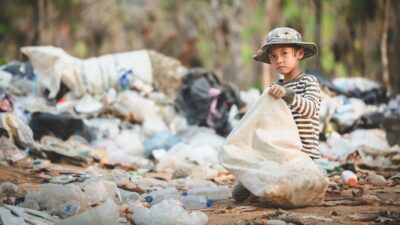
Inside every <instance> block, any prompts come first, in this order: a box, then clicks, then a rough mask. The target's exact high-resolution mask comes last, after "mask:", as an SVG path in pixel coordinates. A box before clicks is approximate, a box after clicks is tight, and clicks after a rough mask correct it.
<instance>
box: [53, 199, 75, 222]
mask: <svg viewBox="0 0 400 225" xmlns="http://www.w3.org/2000/svg"><path fill="white" fill-rule="evenodd" d="M80 209H81V204H80V203H79V202H78V201H76V200H71V201H67V202H66V203H65V204H62V205H61V206H60V207H59V209H58V210H57V211H58V212H56V214H58V216H60V218H62V219H65V218H67V217H70V216H73V215H76V214H78V212H79V210H80Z"/></svg>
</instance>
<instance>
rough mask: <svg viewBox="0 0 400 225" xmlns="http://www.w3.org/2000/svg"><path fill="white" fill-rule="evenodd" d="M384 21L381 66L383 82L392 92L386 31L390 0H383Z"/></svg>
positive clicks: (388, 21)
mask: <svg viewBox="0 0 400 225" xmlns="http://www.w3.org/2000/svg"><path fill="white" fill-rule="evenodd" d="M383 4H384V21H383V32H382V39H381V60H382V67H383V82H384V85H385V88H386V89H387V91H388V92H389V93H391V92H392V88H391V86H390V73H389V59H388V31H389V26H390V0H384V1H383Z"/></svg>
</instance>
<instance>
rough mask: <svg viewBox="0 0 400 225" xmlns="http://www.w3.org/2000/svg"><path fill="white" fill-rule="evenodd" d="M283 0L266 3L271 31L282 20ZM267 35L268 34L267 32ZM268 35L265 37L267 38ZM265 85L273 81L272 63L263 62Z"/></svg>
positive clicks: (268, 24) (267, 21)
mask: <svg viewBox="0 0 400 225" xmlns="http://www.w3.org/2000/svg"><path fill="white" fill-rule="evenodd" d="M280 8H281V0H268V1H267V4H266V15H265V30H266V32H269V31H270V30H271V28H272V27H273V26H276V25H277V24H279V23H280V22H281V20H282V15H281V10H280ZM266 35H267V34H266ZM266 37H267V36H265V38H264V42H263V44H264V43H265V39H266ZM262 65H263V85H264V87H265V86H268V85H269V84H270V83H271V78H272V76H271V75H272V73H271V69H272V68H271V66H270V64H267V63H263V64H262Z"/></svg>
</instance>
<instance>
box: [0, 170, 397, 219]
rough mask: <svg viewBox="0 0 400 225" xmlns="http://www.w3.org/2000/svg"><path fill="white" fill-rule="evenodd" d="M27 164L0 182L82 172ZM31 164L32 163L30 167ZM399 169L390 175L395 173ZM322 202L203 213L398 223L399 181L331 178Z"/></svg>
mask: <svg viewBox="0 0 400 225" xmlns="http://www.w3.org/2000/svg"><path fill="white" fill-rule="evenodd" d="M28 164H29V163H27V164H26V165H24V164H23V163H22V164H19V165H14V166H4V165H1V166H0V182H3V181H11V182H15V183H19V184H21V183H43V182H45V180H46V177H47V178H48V177H49V176H52V175H57V174H59V173H62V171H63V170H66V171H67V170H68V171H69V172H71V171H75V172H76V173H85V172H86V171H85V170H84V169H83V168H82V167H78V166H71V165H57V164H52V166H51V168H52V171H50V172H49V170H47V172H46V173H39V172H38V171H36V170H33V169H32V168H29V166H28ZM30 165H32V164H30ZM398 172H399V171H398V170H395V171H391V172H390V174H398ZM329 178H330V181H331V182H330V186H329V188H328V191H327V192H326V195H325V202H324V204H323V205H320V206H313V207H306V208H297V209H280V208H274V207H271V206H268V205H266V203H265V202H264V201H263V200H262V199H256V200H254V201H253V202H251V203H247V204H238V203H235V202H234V201H233V199H228V200H224V201H219V202H215V204H214V205H213V206H212V207H211V208H207V209H204V210H202V211H203V212H204V213H206V214H207V215H208V219H209V220H208V224H210V225H211V224H212V225H225V224H237V225H257V224H315V225H322V224H393V225H394V224H400V184H399V182H398V180H391V181H390V182H389V181H388V182H387V184H385V185H379V186H376V185H375V186H374V185H371V184H368V183H365V182H363V181H362V180H360V182H359V184H358V185H356V186H352V187H350V186H344V185H342V184H341V182H340V177H339V176H338V175H331V176H330V177H329Z"/></svg>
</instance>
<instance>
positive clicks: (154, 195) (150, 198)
mask: <svg viewBox="0 0 400 225" xmlns="http://www.w3.org/2000/svg"><path fill="white" fill-rule="evenodd" d="M171 194H176V195H179V192H178V190H177V189H176V187H168V188H165V189H159V190H155V191H152V192H150V193H149V194H148V195H146V197H145V200H146V202H148V203H152V202H153V201H154V202H160V200H158V199H157V198H161V196H163V195H171Z"/></svg>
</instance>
